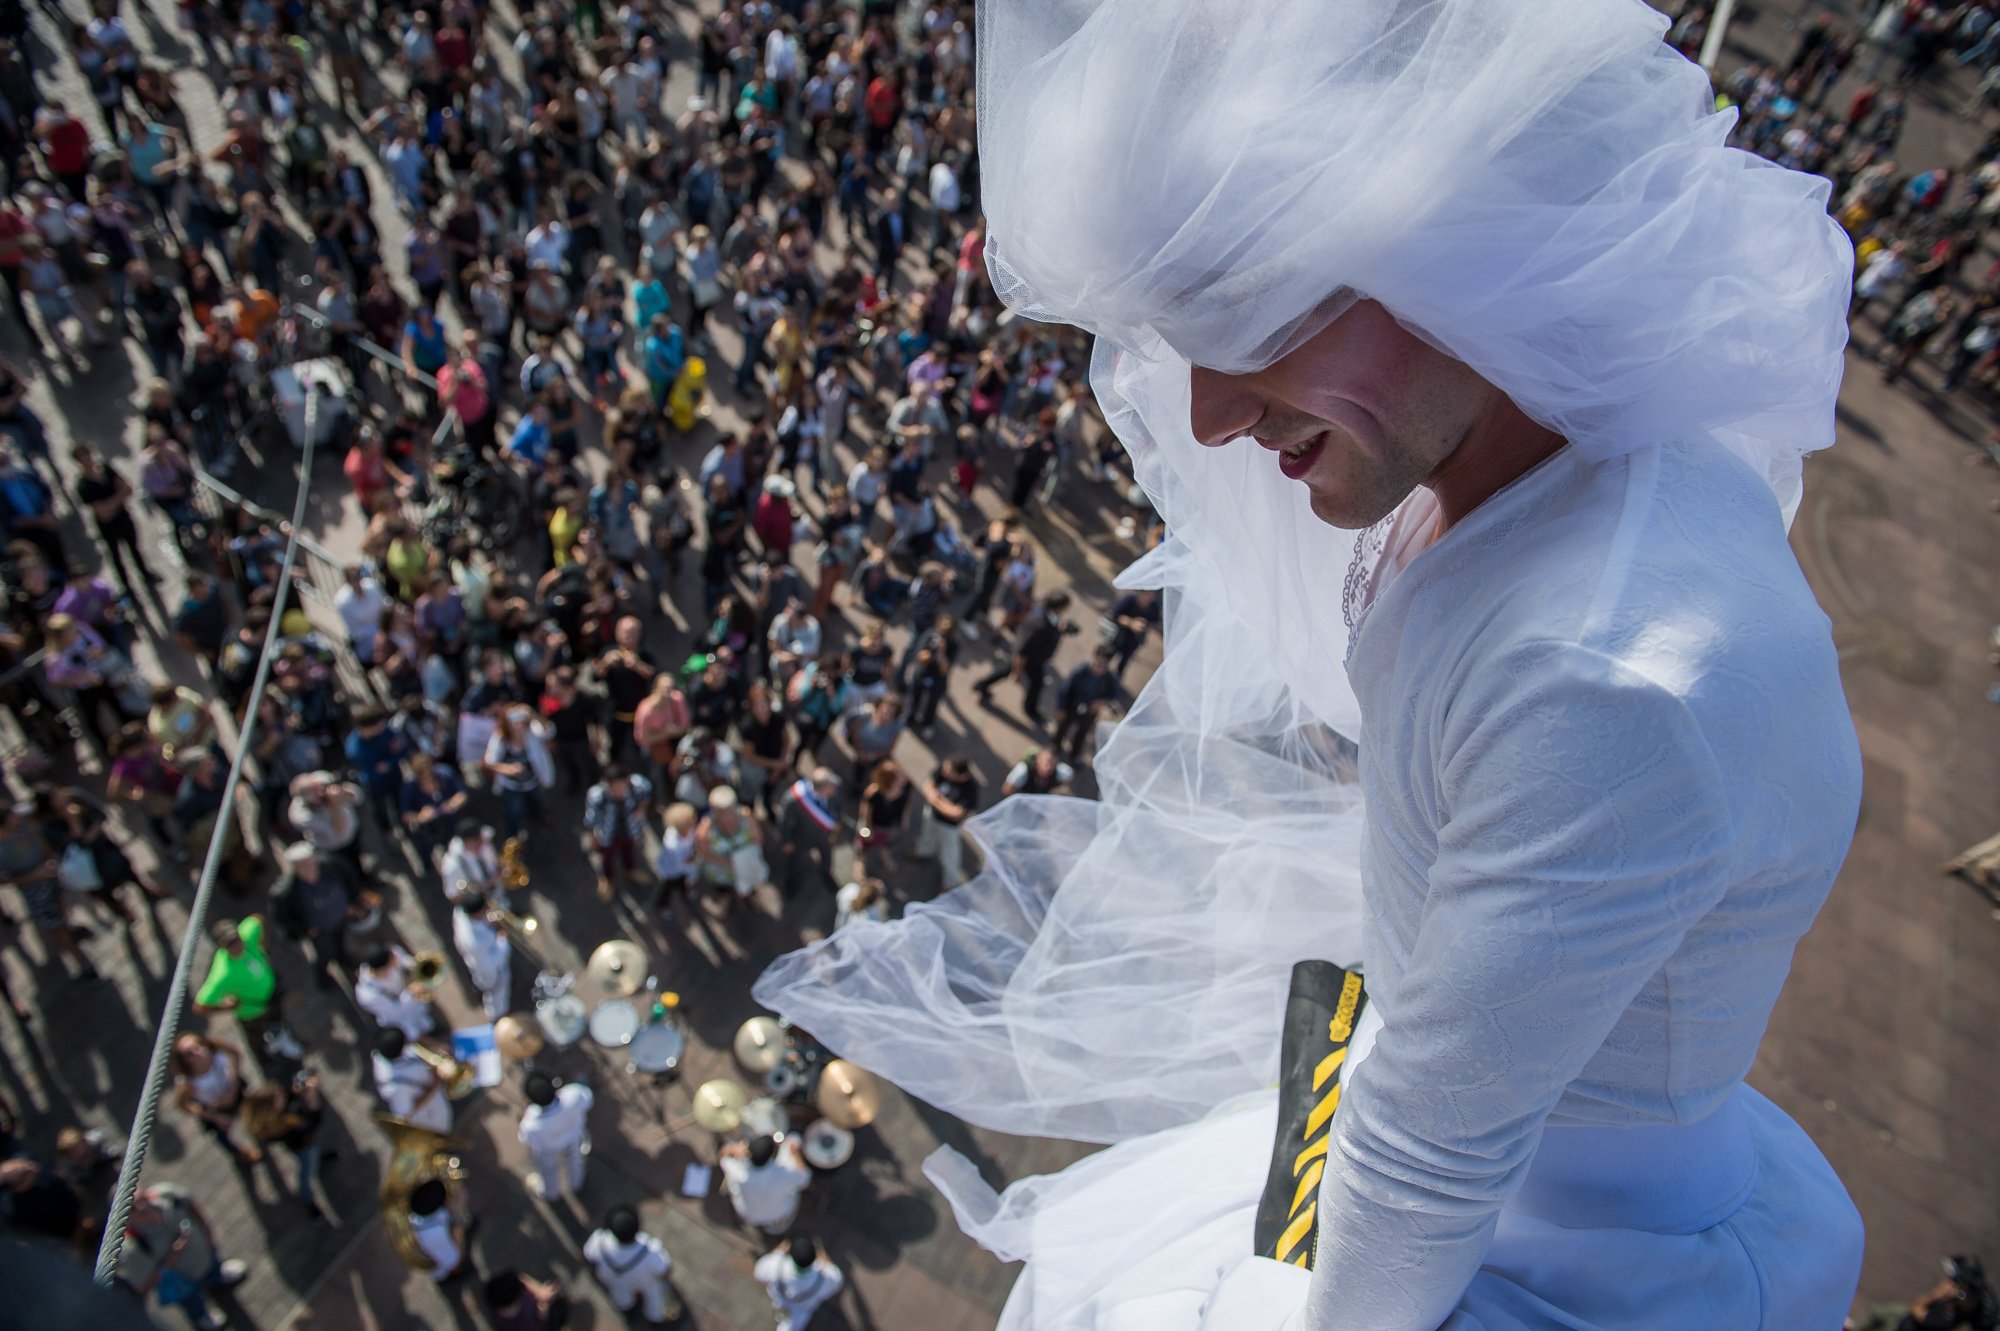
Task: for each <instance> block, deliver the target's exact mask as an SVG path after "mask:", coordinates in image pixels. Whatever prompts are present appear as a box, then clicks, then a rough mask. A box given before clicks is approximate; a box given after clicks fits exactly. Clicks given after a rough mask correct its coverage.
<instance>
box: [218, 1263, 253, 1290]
mask: <svg viewBox="0 0 2000 1331" xmlns="http://www.w3.org/2000/svg"><path fill="white" fill-rule="evenodd" d="M249 1274H250V1263H248V1262H246V1261H244V1260H243V1259H242V1258H241V1257H231V1258H229V1259H228V1260H227V1261H225V1262H223V1264H222V1283H223V1284H225V1285H240V1284H242V1283H243V1278H244V1277H245V1276H247V1275H249Z"/></svg>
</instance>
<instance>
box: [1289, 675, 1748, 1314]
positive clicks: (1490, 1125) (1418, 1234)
mask: <svg viewBox="0 0 2000 1331" xmlns="http://www.w3.org/2000/svg"><path fill="white" fill-rule="evenodd" d="M1465 695H1466V696H1464V697H1463V699H1462V701H1463V704H1464V705H1463V706H1454V708H1453V709H1452V719H1451V722H1450V724H1449V725H1448V727H1447V729H1446V733H1445V734H1444V736H1443V740H1442V744H1441V746H1440V748H1441V753H1442V755H1443V757H1442V758H1441V760H1440V762H1439V764H1438V768H1437V772H1436V776H1437V780H1438V784H1439V787H1440V789H1441V791H1442V794H1443V798H1444V800H1445V806H1446V810H1447V812H1446V819H1445V823H1444V826H1443V828H1442V830H1441V832H1440V833H1439V837H1438V847H1437V857H1436V860H1435V861H1434V863H1433V864H1432V867H1431V870H1430V874H1429V893H1428V896H1427V898H1426V903H1425V907H1424V912H1423V916H1422V919H1421V920H1420V922H1419V924H1418V932H1417V936H1416V940H1415V944H1414V947H1413V949H1412V953H1411V956H1410V959H1409V963H1408V965H1407V966H1406V968H1405V971H1404V977H1403V980H1402V982H1401V983H1400V984H1399V985H1398V1001H1397V1003H1396V1005H1395V1006H1394V1007H1393V1008H1392V1009H1386V1010H1384V1011H1383V1013H1382V1016H1383V1022H1384V1024H1383V1029H1382V1032H1381V1034H1380V1036H1379V1038H1378V1039H1377V1042H1376V1044H1375V1047H1374V1051H1373V1052H1372V1053H1371V1054H1370V1055H1369V1056H1368V1057H1367V1058H1366V1059H1365V1060H1363V1061H1362V1062H1361V1063H1360V1064H1359V1066H1358V1067H1357V1068H1356V1069H1355V1072H1354V1076H1353V1080H1352V1082H1351V1084H1350V1085H1349V1086H1348V1088H1347V1091H1346V1094H1345V1095H1344V1097H1343V1099H1342V1102H1341V1106H1340V1112H1339V1113H1338V1114H1336V1115H1335V1117H1334V1125H1333V1134H1332V1137H1333V1140H1332V1149H1331V1153H1330V1156H1329V1160H1328V1165H1327V1172H1326V1178H1325V1182H1324V1183H1323V1185H1322V1186H1321V1190H1320V1200H1319V1219H1318V1227H1319V1234H1320V1239H1319V1253H1318V1259H1317V1262H1316V1265H1315V1269H1314V1271H1313V1277H1312V1299H1311V1312H1310V1313H1309V1315H1308V1319H1309V1321H1310V1322H1311V1324H1312V1326H1313V1327H1314V1328H1315V1331H1435V1328H1436V1327H1437V1326H1439V1325H1440V1324H1441V1323H1443V1322H1444V1321H1445V1320H1446V1319H1447V1318H1448V1317H1449V1316H1450V1315H1451V1313H1452V1310H1453V1309H1454V1308H1456V1307H1457V1305H1458V1302H1459V1300H1460V1298H1461V1297H1462V1296H1463V1295H1464V1292H1465V1290H1466V1288H1467V1286H1468V1285H1469V1284H1470V1283H1471V1281H1472V1278H1473V1276H1474V1274H1475V1273H1476V1272H1477V1271H1478V1269H1479V1265H1480V1262H1481V1261H1482V1260H1483V1258H1484V1257H1485V1255H1486V1252H1487V1249H1488V1248H1489V1246H1490V1245H1491V1243H1492V1241H1493V1234H1494V1228H1495V1225H1496V1224H1497V1222H1498V1219H1499V1214H1500V1210H1501V1208H1502V1207H1503V1206H1504V1205H1505V1204H1506V1202H1507V1200H1508V1199H1509V1198H1510V1197H1511V1196H1513V1194H1514V1192H1515V1191H1516V1190H1517V1189H1518V1188H1519V1186H1520V1184H1521V1181H1522V1179H1523V1178H1524V1177H1525V1176H1526V1174H1527V1172H1528V1167H1529V1165H1530V1163H1531V1162H1532V1161H1533V1159H1534V1156H1535V1151H1536V1148H1537V1146H1538V1145H1539V1144H1540V1141H1541V1136H1542V1128H1543V1124H1544V1122H1545V1120H1546V1119H1547V1117H1548V1115H1549V1113H1550V1111H1551V1110H1552V1109H1554V1107H1555V1105H1556V1103H1557V1101H1558V1100H1559V1099H1560V1098H1561V1097H1562V1094H1563V1092H1564V1091H1565V1090H1566V1089H1567V1088H1568V1086H1569V1085H1570V1083H1571V1082H1572V1081H1573V1080H1575V1079H1576V1077H1577V1076H1579V1075H1580V1074H1581V1073H1582V1071H1583V1069H1584V1067H1585V1065H1586V1064H1587V1063H1588V1062H1589V1060H1590V1059H1591V1057H1592V1056H1593V1055H1594V1054H1596V1053H1597V1051H1598V1050H1599V1049H1600V1048H1601V1047H1602V1046H1603V1044H1604V1040H1605V1037H1606V1036H1607V1035H1608V1034H1609V1033H1610V1031H1611V1030H1612V1028H1613V1027H1614V1026H1615V1025H1616V1024H1617V1022H1618V1020H1619V1019H1620V1018H1621V1017H1622V1016H1623V1015H1624V1013H1625V1012H1626V1010H1627V1008H1628V1007H1629V1006H1630V1004H1631V1002H1632V1000H1633V999H1634V998H1635V997H1636V996H1637V995H1638V993H1639V992H1640V990H1641V989H1642V988H1643V987H1644V985H1645V984H1646V983H1647V981H1648V980H1650V979H1651V978H1652V977H1654V976H1655V975H1657V974H1658V973H1659V971H1660V968H1661V966H1663V965H1664V964H1665V963H1666V961H1667V959H1668V958H1669V957H1670V956H1672V955H1673V953H1674V951H1675V949H1676V948H1678V947H1679V946H1680V944H1681V941H1682V939H1683V938H1684V937H1685V935H1686V933H1687V931H1688V929H1689V928H1690V927H1691V926H1692V925H1693V924H1694V923H1695V922H1696V921H1697V920H1699V919H1700V918H1701V917H1702V916H1703V915H1704V914H1706V913H1707V912H1708V911H1709V910H1710V909H1712V908H1713V906H1714V905H1715V903H1716V902H1717V901H1718V900H1719V899H1720V898H1721V896H1722V894H1723V893H1724V891H1725V890H1726V889H1727V888H1728V886H1729V884H1730V882H1731V881H1732V871H1733V870H1734V869H1735V867H1736V866H1735V865H1734V863H1733V859H1732V857H1733V854H1734V850H1735V845H1736V837H1735V827H1734V823H1733V820H1732V817H1731V815H1730V812H1729V803H1728V791H1727V788H1726V787H1725V786H1724V783H1723V777H1722V773H1721V771H1720V770H1719V768H1718V767H1717V765H1716V762H1715V759H1714V756H1713V754H1712V753H1711V751H1710V749H1709V746H1708V742H1707V740H1706V738H1705V736H1704V735H1703V734H1702V732H1701V729H1700V727H1699V725H1698V724H1697V722H1696V720H1695V718H1694V716H1693V715H1692V713H1691V712H1690V711H1689V710H1688V708H1687V706H1686V704H1685V703H1684V702H1683V700H1682V699H1681V698H1679V697H1677V696H1675V695H1674V694H1673V693H1671V692H1669V691H1668V690H1667V689H1665V688H1663V687H1661V686H1659V685H1658V684H1655V683H1653V682H1652V681H1650V680H1647V679H1644V678H1642V677H1640V676H1638V675H1637V674H1636V673H1634V672H1633V671H1631V670H1630V669H1629V667H1626V666H1624V665H1623V664H1621V663H1619V662H1616V661H1613V660H1610V659H1609V658H1606V657H1603V656H1601V655H1599V654H1597V653H1595V652H1592V651H1590V650H1588V649H1586V648H1581V647H1577V646H1574V645H1567V644H1562V645H1531V646H1529V647H1526V648H1522V649H1519V650H1517V651H1516V652H1514V653H1512V654H1511V659H1506V660H1501V661H1494V662H1491V663H1489V664H1488V665H1487V666H1486V667H1485V669H1484V670H1483V672H1482V673H1481V675H1480V676H1479V678H1478V679H1475V680H1474V681H1473V683H1472V685H1471V686H1470V687H1468V688H1467V689H1466V690H1465Z"/></svg>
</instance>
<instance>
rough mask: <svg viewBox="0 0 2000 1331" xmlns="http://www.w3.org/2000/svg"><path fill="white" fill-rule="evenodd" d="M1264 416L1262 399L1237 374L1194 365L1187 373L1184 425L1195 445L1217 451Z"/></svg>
mask: <svg viewBox="0 0 2000 1331" xmlns="http://www.w3.org/2000/svg"><path fill="white" fill-rule="evenodd" d="M1263 415H1264V398H1263V395H1262V394H1260V393H1259V392H1258V391H1257V390H1256V388H1254V387H1253V386H1252V385H1251V384H1250V382H1249V381H1248V380H1247V379H1245V378H1243V377H1242V376H1240V375H1233V374H1223V373H1221V372H1220V371H1217V370H1205V369H1203V368H1202V367H1201V366H1199V365H1197V366H1194V367H1193V368H1192V369H1191V370H1190V371H1189V373H1188V424H1189V426H1190V428H1192V429H1193V431H1194V437H1195V442H1196V443H1199V444H1201V445H1202V446H1203V447H1205V448H1220V447H1221V446H1222V445H1224V444H1226V443H1228V442H1229V441H1230V440H1232V439H1236V438H1239V437H1241V435H1242V434H1243V432H1244V431H1246V430H1248V429H1249V428H1250V427H1251V426H1253V425H1255V424H1256V423H1257V422H1258V421H1259V420H1260V419H1262V418H1263Z"/></svg>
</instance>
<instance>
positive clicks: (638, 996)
mask: <svg viewBox="0 0 2000 1331" xmlns="http://www.w3.org/2000/svg"><path fill="white" fill-rule="evenodd" d="M679 1008H680V996H679V995H678V994H676V993H673V992H672V991H670V990H666V991H663V990H661V989H660V987H659V981H658V979H656V978H655V977H654V976H652V975H650V974H648V967H647V961H646V953H645V950H644V949H643V948H641V947H640V946H639V945H638V944H637V943H633V942H629V941H627V940H625V939H622V938H619V939H613V940H611V941H610V942H608V943H604V944H603V945H601V946H600V947H598V948H597V950H596V951H594V952H592V953H591V954H590V957H589V959H588V961H587V962H586V963H585V964H584V967H583V970H582V972H581V973H580V974H577V975H571V974H564V973H558V972H554V971H544V972H543V973H542V974H541V975H539V976H538V977H536V980H535V1011H534V1016H533V1019H532V1021H531V1020H530V1019H528V1018H527V1017H525V1016H506V1017H502V1018H501V1019H500V1020H499V1021H498V1022H496V1023H494V1043H495V1044H496V1045H497V1046H498V1047H499V1050H500V1052H501V1054H502V1055H503V1056H504V1057H506V1058H507V1059H509V1060H511V1061H513V1062H517V1063H522V1064H526V1065H532V1062H533V1059H534V1058H535V1056H536V1055H537V1054H540V1053H541V1052H542V1051H543V1050H544V1049H545V1048H553V1049H558V1050H561V1049H569V1048H571V1047H573V1046H575V1045H577V1044H578V1043H579V1042H581V1041H582V1039H583V1037H584V1036H586V1035H588V1036H589V1037H590V1041H591V1043H592V1044H594V1045H596V1046H598V1047H599V1048H602V1049H607V1050H613V1051H622V1052H623V1054H624V1057H625V1060H626V1062H625V1070H626V1071H627V1072H628V1073H630V1074H632V1075H634V1076H640V1075H644V1076H648V1077H650V1078H652V1079H653V1081H654V1083H655V1084H656V1085H657V1086H659V1087H660V1088H661V1089H662V1091H663V1092H664V1091H665V1090H666V1088H668V1087H669V1086H671V1085H672V1084H673V1083H674V1082H676V1081H677V1080H678V1079H679V1075H680V1067H681V1060H682V1058H683V1057H685V1055H686V1053H687V1032H686V1030H685V1029H684V1028H683V1026H682V1025H681V1022H680V1018H679ZM732 1047H733V1051H734V1053H735V1055H736V1061H737V1063H739V1064H740V1065H741V1066H742V1068H743V1070H744V1072H745V1073H747V1074H749V1077H750V1078H751V1082H752V1085H753V1086H755V1087H756V1088H757V1091H758V1092H761V1093H753V1092H752V1091H748V1090H745V1089H744V1087H743V1086H741V1085H739V1084H738V1083H737V1082H735V1081H733V1080H731V1079H730V1078H727V1077H718V1078H715V1079H714V1080H711V1081H706V1082H703V1083H702V1084H701V1085H700V1086H699V1087H697V1088H696V1089H695V1091H694V1094H693V1101H694V1104H693V1114H692V1116H691V1121H692V1122H695V1123H698V1124H700V1125H701V1126H702V1127H703V1128H705V1129H707V1130H708V1131H710V1132H713V1133H716V1134H718V1135H721V1134H727V1133H741V1134H743V1135H744V1136H746V1137H758V1136H769V1137H778V1138H783V1137H784V1136H785V1135H786V1134H788V1133H790V1132H792V1131H793V1123H794V1122H795V1121H805V1120H810V1121H809V1122H807V1123H806V1127H805V1129H804V1131H803V1133H802V1134H801V1138H800V1146H801V1148H802V1150H803V1154H804V1156H805V1159H806V1163H807V1164H809V1165H811V1166H812V1167H813V1168H814V1169H821V1170H827V1169H838V1168H840V1167H841V1166H842V1165H844V1164H846V1163H847V1162H848V1161H849V1160H851V1159H852V1158H853V1156H854V1149H855V1137H854V1133H855V1130H856V1129H857V1128H862V1127H865V1126H867V1125H868V1124H869V1123H872V1122H873V1121H874V1120H875V1116H876V1115H877V1114H878V1113H879V1112H880V1111H881V1104H882V1094H881V1087H880V1085H879V1084H878V1083H877V1082H876V1080H875V1078H874V1077H873V1076H871V1075H870V1074H869V1073H867V1072H865V1071H863V1070H862V1069H860V1068H858V1067H856V1066H854V1065H853V1064H852V1063H849V1062H846V1061H845V1060H843V1059H837V1058H829V1057H828V1056H827V1053H826V1051H825V1050H823V1049H821V1048H820V1047H819V1046H818V1045H816V1044H814V1043H813V1042H812V1041H811V1040H810V1039H809V1038H807V1037H805V1036H804V1035H803V1034H802V1033H800V1032H798V1031H795V1030H793V1029H792V1026H791V1023H789V1022H786V1021H783V1020H780V1019H778V1018H774V1017H769V1016H755V1017H752V1018H750V1019H749V1020H748V1021H746V1022H744V1023H743V1025H742V1026H741V1027H740V1028H738V1030H737V1032H736V1038H735V1040H734V1041H733V1045H732ZM661 1121H662V1123H663V1124H665V1126H666V1127H667V1128H668V1130H669V1131H672V1130H673V1129H674V1127H675V1126H676V1125H675V1124H674V1123H671V1122H668V1121H667V1120H666V1118H665V1115H664V1106H662V1112H661ZM688 1121H690V1120H681V1122H682V1123H686V1122H688Z"/></svg>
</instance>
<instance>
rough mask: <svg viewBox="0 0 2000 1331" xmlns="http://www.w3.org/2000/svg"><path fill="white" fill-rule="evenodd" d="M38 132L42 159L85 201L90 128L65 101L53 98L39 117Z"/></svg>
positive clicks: (80, 200)
mask: <svg viewBox="0 0 2000 1331" xmlns="http://www.w3.org/2000/svg"><path fill="white" fill-rule="evenodd" d="M35 136H36V138H38V139H40V140H41V145H42V160H43V161H44V162H46V163H48V167H49V173H50V174H51V175H53V176H54V177H55V178H56V179H57V180H59V181H61V182H62V187H63V189H64V190H65V191H67V192H68V194H69V196H70V197H71V198H72V199H75V200H76V201H77V202H78V203H82V202H83V201H84V193H83V191H84V185H85V183H86V182H87V181H88V180H89V178H90V129H89V127H88V126H86V125H85V124H84V123H83V122H82V121H81V120H78V119H77V118H76V117H75V116H72V115H71V114H70V113H69V111H68V110H67V109H65V108H64V106H63V104H62V103H61V102H50V103H49V104H48V105H47V106H45V107H43V108H42V113H41V114H40V115H39V116H37V117H36V118H35Z"/></svg>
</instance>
